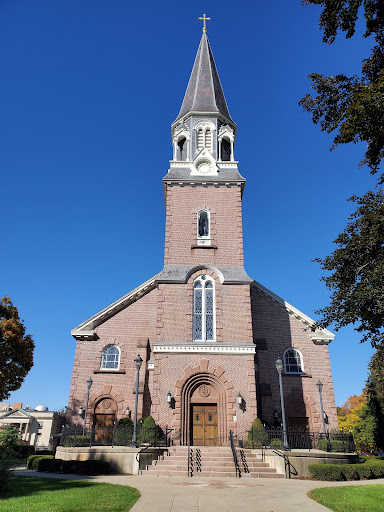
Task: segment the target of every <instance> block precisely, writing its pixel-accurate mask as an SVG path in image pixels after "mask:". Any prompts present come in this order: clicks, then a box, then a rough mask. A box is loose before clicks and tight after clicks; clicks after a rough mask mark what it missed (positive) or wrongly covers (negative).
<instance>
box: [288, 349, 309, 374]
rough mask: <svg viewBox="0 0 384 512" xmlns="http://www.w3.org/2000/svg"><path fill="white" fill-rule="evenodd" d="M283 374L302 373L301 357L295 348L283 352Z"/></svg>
mask: <svg viewBox="0 0 384 512" xmlns="http://www.w3.org/2000/svg"><path fill="white" fill-rule="evenodd" d="M284 371H285V373H304V365H303V356H302V355H301V352H299V351H298V350H297V349H295V348H289V349H287V350H286V351H285V352H284Z"/></svg>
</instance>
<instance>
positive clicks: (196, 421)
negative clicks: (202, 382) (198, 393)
mask: <svg viewBox="0 0 384 512" xmlns="http://www.w3.org/2000/svg"><path fill="white" fill-rule="evenodd" d="M191 437H192V444H193V445H194V446H216V445H217V444H218V443H217V405H216V404H212V405H193V406H192V436H191Z"/></svg>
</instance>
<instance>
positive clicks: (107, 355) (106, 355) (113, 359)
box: [100, 345, 120, 370]
mask: <svg viewBox="0 0 384 512" xmlns="http://www.w3.org/2000/svg"><path fill="white" fill-rule="evenodd" d="M119 363H120V350H119V348H118V347H116V345H108V346H107V347H105V348H104V350H103V353H102V356H101V366H100V369H101V370H118V369H119Z"/></svg>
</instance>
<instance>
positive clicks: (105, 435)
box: [95, 414, 115, 445]
mask: <svg viewBox="0 0 384 512" xmlns="http://www.w3.org/2000/svg"><path fill="white" fill-rule="evenodd" d="M114 425H115V415H114V414H96V416H95V443H98V444H105V445H108V444H111V443H112V436H113V427H114Z"/></svg>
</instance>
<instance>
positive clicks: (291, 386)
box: [251, 287, 338, 431]
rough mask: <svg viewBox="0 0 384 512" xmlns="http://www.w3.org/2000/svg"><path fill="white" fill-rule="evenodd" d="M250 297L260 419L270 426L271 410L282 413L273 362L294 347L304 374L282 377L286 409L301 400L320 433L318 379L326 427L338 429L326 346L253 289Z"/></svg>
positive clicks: (302, 325) (311, 425)
mask: <svg viewBox="0 0 384 512" xmlns="http://www.w3.org/2000/svg"><path fill="white" fill-rule="evenodd" d="M251 295H252V311H253V333H254V340H255V342H256V345H259V346H260V348H261V349H260V350H259V349H257V360H258V372H257V384H258V386H259V387H260V388H261V389H260V392H261V390H262V391H263V394H262V395H261V397H260V399H259V414H261V417H262V419H263V420H264V421H266V422H269V423H271V424H272V423H273V412H274V410H275V409H277V410H278V411H279V412H280V410H281V407H280V397H279V380H278V373H277V371H276V367H275V361H276V359H277V358H278V357H280V358H283V354H284V351H285V350H286V349H288V348H290V347H293V348H296V349H297V350H299V351H300V352H301V353H302V355H303V363H304V372H305V374H304V375H303V376H301V375H294V374H291V375H288V374H285V375H284V374H283V389H284V396H285V406H286V409H289V403H290V401H295V400H301V401H303V402H304V403H305V405H306V411H307V415H308V417H309V420H310V425H309V428H310V429H311V430H312V429H313V430H315V431H321V430H322V422H321V417H320V398H319V392H318V390H317V388H316V383H317V382H318V380H319V379H320V380H321V382H322V383H323V385H324V386H323V393H322V394H323V405H324V411H325V413H326V414H327V416H328V419H329V427H331V428H337V426H338V422H337V414H336V404H335V396H334V389H333V381H332V373H331V366H330V360H329V353H328V346H327V345H315V344H314V343H313V342H312V341H311V339H310V334H311V331H310V329H309V328H308V327H306V326H305V325H304V324H303V323H302V322H300V321H299V320H297V319H296V318H294V317H292V316H291V315H289V314H288V313H287V312H286V311H285V310H283V309H282V308H281V307H279V306H278V305H277V304H276V303H274V302H272V301H271V300H269V299H267V298H266V297H264V296H263V295H261V294H260V293H259V292H258V291H257V290H256V288H254V287H252V292H251ZM265 384H267V386H265ZM268 385H269V386H270V389H269V390H268Z"/></svg>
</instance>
